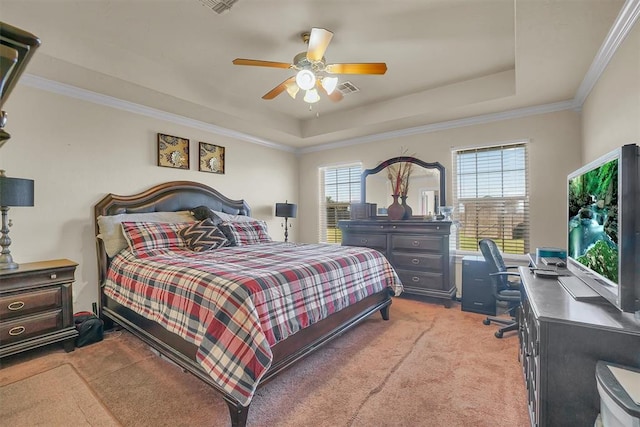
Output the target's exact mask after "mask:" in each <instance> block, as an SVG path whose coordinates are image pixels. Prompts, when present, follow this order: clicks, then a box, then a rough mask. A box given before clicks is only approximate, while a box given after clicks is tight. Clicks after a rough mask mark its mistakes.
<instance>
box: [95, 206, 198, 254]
mask: <svg viewBox="0 0 640 427" xmlns="http://www.w3.org/2000/svg"><path fill="white" fill-rule="evenodd" d="M123 221H130V222H171V223H177V222H194V221H195V218H194V217H193V215H191V212H189V211H178V212H147V213H132V214H118V215H108V216H103V215H100V216H99V217H98V230H99V234H98V238H100V239H102V241H103V242H104V250H105V252H107V255H109V257H110V258H112V257H114V256H115V255H116V254H117V253H118V252H120V251H121V250H122V249H124V248H126V247H127V246H128V243H127V240H126V239H125V238H124V234H123V233H122V225H121V224H120V223H121V222H123Z"/></svg>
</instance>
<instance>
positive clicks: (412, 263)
mask: <svg viewBox="0 0 640 427" xmlns="http://www.w3.org/2000/svg"><path fill="white" fill-rule="evenodd" d="M391 263H392V264H393V265H394V266H395V267H397V268H409V269H412V268H415V269H420V270H422V271H424V269H428V270H431V271H433V272H436V273H440V272H442V255H436V254H433V255H429V254H411V253H398V252H395V253H394V254H393V256H392V261H391Z"/></svg>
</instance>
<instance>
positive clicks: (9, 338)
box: [0, 310, 62, 346]
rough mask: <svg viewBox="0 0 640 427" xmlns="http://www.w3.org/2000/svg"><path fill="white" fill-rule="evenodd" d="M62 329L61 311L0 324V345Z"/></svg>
mask: <svg viewBox="0 0 640 427" xmlns="http://www.w3.org/2000/svg"><path fill="white" fill-rule="evenodd" d="M60 328H62V310H55V311H48V312H46V313H42V314H37V315H34V316H27V317H21V318H19V319H14V320H10V321H6V322H0V344H1V345H3V346H4V345H6V344H11V343H13V342H17V341H22V340H24V339H27V338H31V337H35V336H38V335H42V334H45V333H47V332H53V331H56V330H58V329H60Z"/></svg>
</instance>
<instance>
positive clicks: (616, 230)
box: [567, 144, 640, 312]
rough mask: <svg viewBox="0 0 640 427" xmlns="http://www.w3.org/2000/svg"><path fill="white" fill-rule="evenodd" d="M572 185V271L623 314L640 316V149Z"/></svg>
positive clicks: (597, 163)
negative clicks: (639, 313)
mask: <svg viewBox="0 0 640 427" xmlns="http://www.w3.org/2000/svg"><path fill="white" fill-rule="evenodd" d="M567 181H568V191H567V212H568V218H567V222H568V227H567V230H568V234H567V261H568V266H569V267H571V271H572V272H573V273H574V274H575V275H576V276H578V278H580V279H581V280H582V281H583V282H584V283H585V284H586V285H587V286H589V287H590V288H592V289H593V290H594V291H595V292H597V293H598V294H599V295H601V296H602V297H603V298H604V299H606V300H607V301H609V302H610V303H611V304H613V305H614V306H615V307H617V308H618V309H619V310H621V311H626V312H633V311H636V310H640V262H639V261H640V215H639V214H638V212H639V211H640V147H638V145H636V144H628V145H623V146H622V147H620V148H618V149H616V150H614V151H612V152H610V153H608V154H606V155H604V156H602V157H600V158H598V159H596V160H594V161H592V162H591V163H589V164H587V165H585V166H583V167H581V168H580V169H578V170H576V171H574V172H573V173H571V174H569V176H568V177H567Z"/></svg>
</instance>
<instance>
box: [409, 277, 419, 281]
mask: <svg viewBox="0 0 640 427" xmlns="http://www.w3.org/2000/svg"><path fill="white" fill-rule="evenodd" d="M411 280H413V281H414V282H419V281H420V278H419V277H418V276H413V277H412V278H411Z"/></svg>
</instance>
